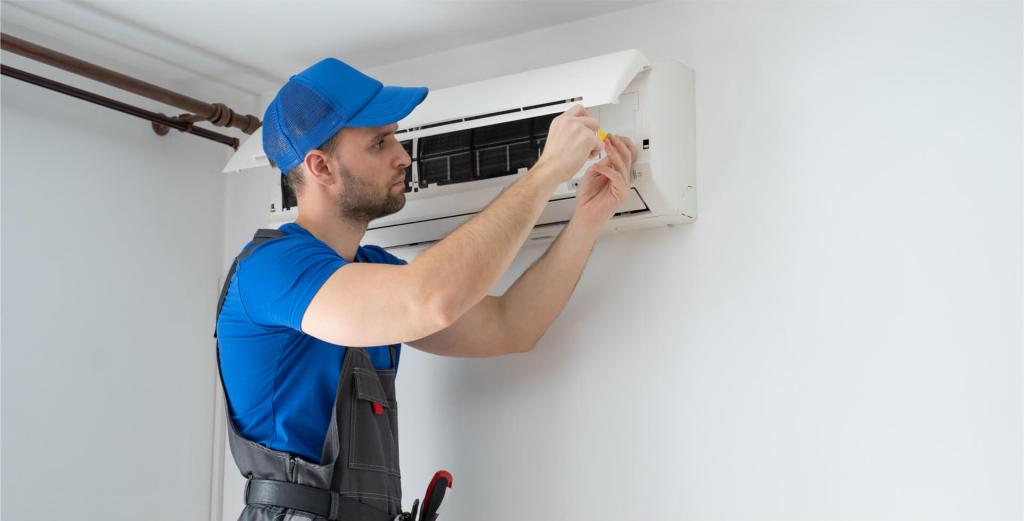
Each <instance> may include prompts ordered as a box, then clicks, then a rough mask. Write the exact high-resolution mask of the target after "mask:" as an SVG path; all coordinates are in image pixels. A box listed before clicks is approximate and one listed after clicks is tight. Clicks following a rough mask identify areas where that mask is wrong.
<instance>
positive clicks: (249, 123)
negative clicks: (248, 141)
mask: <svg viewBox="0 0 1024 521" xmlns="http://www.w3.org/2000/svg"><path fill="white" fill-rule="evenodd" d="M0 48H2V49H3V50H5V51H8V52H13V53H14V54H19V55H21V56H24V57H26V58H29V59H32V60H35V61H38V62H42V63H45V64H47V65H51V66H53V67H57V68H58V69H64V70H66V71H68V72H71V73H74V74H77V75H79V76H84V77H86V78H90V79H93V80H96V81H98V82H100V83H106V84H107V85H111V86H114V87H117V88H119V89H121V90H126V91H128V92H132V93H135V94H138V95H140V96H144V97H147V98H149V99H152V100H155V101H159V102H160V103H165V104H167V105H171V106H174V107H178V108H180V109H183V110H187V111H189V112H191V113H192V115H189V116H183V117H184V118H185V119H187V120H189V121H193V122H194V121H203V120H205V121H209V122H210V123H212V124H214V125H216V126H218V127H225V126H230V127H235V128H237V129H240V130H241V131H242V132H245V133H246V134H252V133H253V132H255V131H256V129H258V128H260V125H261V122H260V118H258V117H256V116H254V115H252V114H247V115H244V116H243V115H240V114H236V113H235V112H234V111H233V110H231V108H230V107H228V106H227V105H224V104H223V103H212V104H211V103H206V102H203V101H200V100H197V99H195V98H193V97H190V96H186V95H184V94H180V93H177V92H174V91H171V90H168V89H165V88H163V87H159V86H156V85H153V84H152V83H148V82H145V81H142V80H140V79H137V78H133V77H131V76H128V75H125V74H121V73H120V72H117V71H113V70H110V69H107V68H105V67H100V66H99V65H96V64H93V63H89V62H87V61H84V60H80V59H78V58H75V57H74V56H69V55H67V54H63V53H60V52H57V51H54V50H52V49H48V48H46V47H43V46H41V45H36V44H34V43H32V42H29V41H25V40H22V39H21V38H16V37H14V36H11V35H9V34H7V33H0ZM168 126H170V125H168ZM174 128H177V127H174Z"/></svg>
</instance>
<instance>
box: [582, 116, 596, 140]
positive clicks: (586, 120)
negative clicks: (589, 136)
mask: <svg viewBox="0 0 1024 521" xmlns="http://www.w3.org/2000/svg"><path fill="white" fill-rule="evenodd" d="M576 120H577V121H579V122H580V123H583V125H584V126H586V127H587V128H589V129H590V130H593V131H594V132H597V129H598V128H600V127H601V124H600V122H599V121H597V119H596V118H592V117H590V116H580V117H578V118H576ZM598 139H600V138H598Z"/></svg>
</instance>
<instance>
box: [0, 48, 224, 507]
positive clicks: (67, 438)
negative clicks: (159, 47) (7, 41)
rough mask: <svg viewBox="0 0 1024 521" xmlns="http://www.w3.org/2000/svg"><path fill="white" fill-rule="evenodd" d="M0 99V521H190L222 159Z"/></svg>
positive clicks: (35, 97)
mask: <svg viewBox="0 0 1024 521" xmlns="http://www.w3.org/2000/svg"><path fill="white" fill-rule="evenodd" d="M4 63H5V64H8V65H10V64H14V65H16V66H18V67H21V68H25V69H30V70H33V71H36V72H37V73H41V74H44V75H47V76H51V77H54V78H56V79H59V80H61V81H67V82H69V83H74V84H76V85H83V84H86V83H87V82H83V81H81V80H80V79H78V80H75V79H73V77H71V76H70V75H66V74H62V73H60V72H59V71H54V70H53V69H49V68H45V67H41V66H38V65H35V66H33V65H34V64H31V63H27V62H26V61H25V60H21V59H18V57H13V56H10V55H8V54H7V53H5V54H4ZM85 86H86V87H87V88H90V90H95V91H100V92H103V93H106V94H107V95H110V96H112V97H116V98H117V99H127V100H128V101H130V102H132V103H138V104H140V105H144V106H146V107H147V108H150V109H152V110H163V111H168V107H160V106H155V105H154V104H153V103H151V102H150V103H148V104H147V103H145V102H143V101H140V100H139V98H136V97H132V96H126V95H124V93H118V92H117V91H114V90H112V89H108V88H103V87H101V86H96V85H95V84H92V83H91V82H88V84H86V85H85ZM0 87H2V89H3V96H2V110H3V119H2V122H3V124H2V133H3V140H2V143H3V145H2V164H0V165H2V205H3V207H2V209H3V213H2V225H3V228H2V239H3V243H2V262H3V280H2V298H3V302H2V308H3V311H2V313H3V314H2V323H3V331H2V343H3V352H2V356H3V359H2V367H3V369H2V371H3V372H2V379H3V384H2V385H3V388H2V391H3V402H2V404H3V432H2V434H3V446H2V449H3V460H2V465H3V476H2V477H3V499H4V501H3V510H2V513H0V517H2V518H3V519H4V520H5V521H25V520H50V519H82V520H92V519H95V520H100V519H102V520H128V519H147V520H168V521H170V520H175V521H179V520H186V519H208V518H209V508H210V504H209V501H210V467H211V465H210V461H211V460H210V458H211V433H212V432H213V414H214V411H213V403H214V402H213V392H214V382H215V381H216V380H215V379H214V378H215V377H214V373H215V367H216V366H215V359H214V358H213V345H214V344H213V339H212V338H211V334H212V332H213V313H214V308H215V306H216V299H217V291H218V287H217V283H218V280H219V277H220V276H221V272H222V270H223V267H222V245H223V233H224V217H223V215H224V210H223V201H224V184H225V182H224V177H223V176H222V175H221V174H220V173H219V171H220V168H221V166H222V165H223V164H224V162H225V161H226V160H227V157H228V156H229V152H230V149H229V148H227V147H225V146H224V145H221V144H218V143H215V142H212V141H206V140H203V139H199V138H196V137H193V136H186V135H183V134H180V133H178V132H174V131H172V133H171V134H170V135H168V136H166V137H162V138H161V137H158V136H156V135H155V134H154V133H153V132H152V131H151V130H150V128H149V123H148V122H146V121H143V120H139V119H135V118H132V117H129V116H126V115H122V114H118V113H115V112H112V111H109V110H107V109H103V108H100V107H97V106H94V105H90V104H87V103H85V102H82V101H79V100H75V99H72V98H69V97H66V96H64V95H61V94H57V93H53V92H49V91H44V90H43V89H41V88H39V87H35V86H31V85H28V84H25V83H22V82H20V81H17V80H12V79H9V78H6V77H5V78H4V79H3V81H2V84H0ZM170 110H171V111H172V112H171V113H177V112H173V111H174V110H175V109H170ZM225 133H232V132H230V131H226V132H225Z"/></svg>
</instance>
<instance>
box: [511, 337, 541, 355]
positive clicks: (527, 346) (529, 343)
mask: <svg viewBox="0 0 1024 521" xmlns="http://www.w3.org/2000/svg"><path fill="white" fill-rule="evenodd" d="M537 340H540V339H533V340H525V341H520V342H513V343H510V345H509V346H508V347H506V349H505V351H506V354H510V355H512V354H522V353H529V352H531V351H533V348H535V347H537Z"/></svg>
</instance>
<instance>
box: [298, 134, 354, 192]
mask: <svg viewBox="0 0 1024 521" xmlns="http://www.w3.org/2000/svg"><path fill="white" fill-rule="evenodd" d="M340 138H341V130H339V131H337V132H335V133H334V135H333V136H331V137H329V138H327V141H324V142H323V144H322V145H320V146H318V147H316V148H314V149H313V150H319V151H321V152H323V153H325V154H327V155H329V156H330V155H333V154H334V151H335V150H337V149H338V143H339V142H340V141H341V139H340ZM284 178H285V181H286V182H287V183H288V188H291V189H292V192H295V193H296V194H298V193H299V189H300V188H301V187H302V186H303V185H304V184H305V180H304V179H303V177H302V163H299V164H298V165H296V166H295V168H293V169H291V170H289V171H288V173H286V174H285V176H284Z"/></svg>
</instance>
